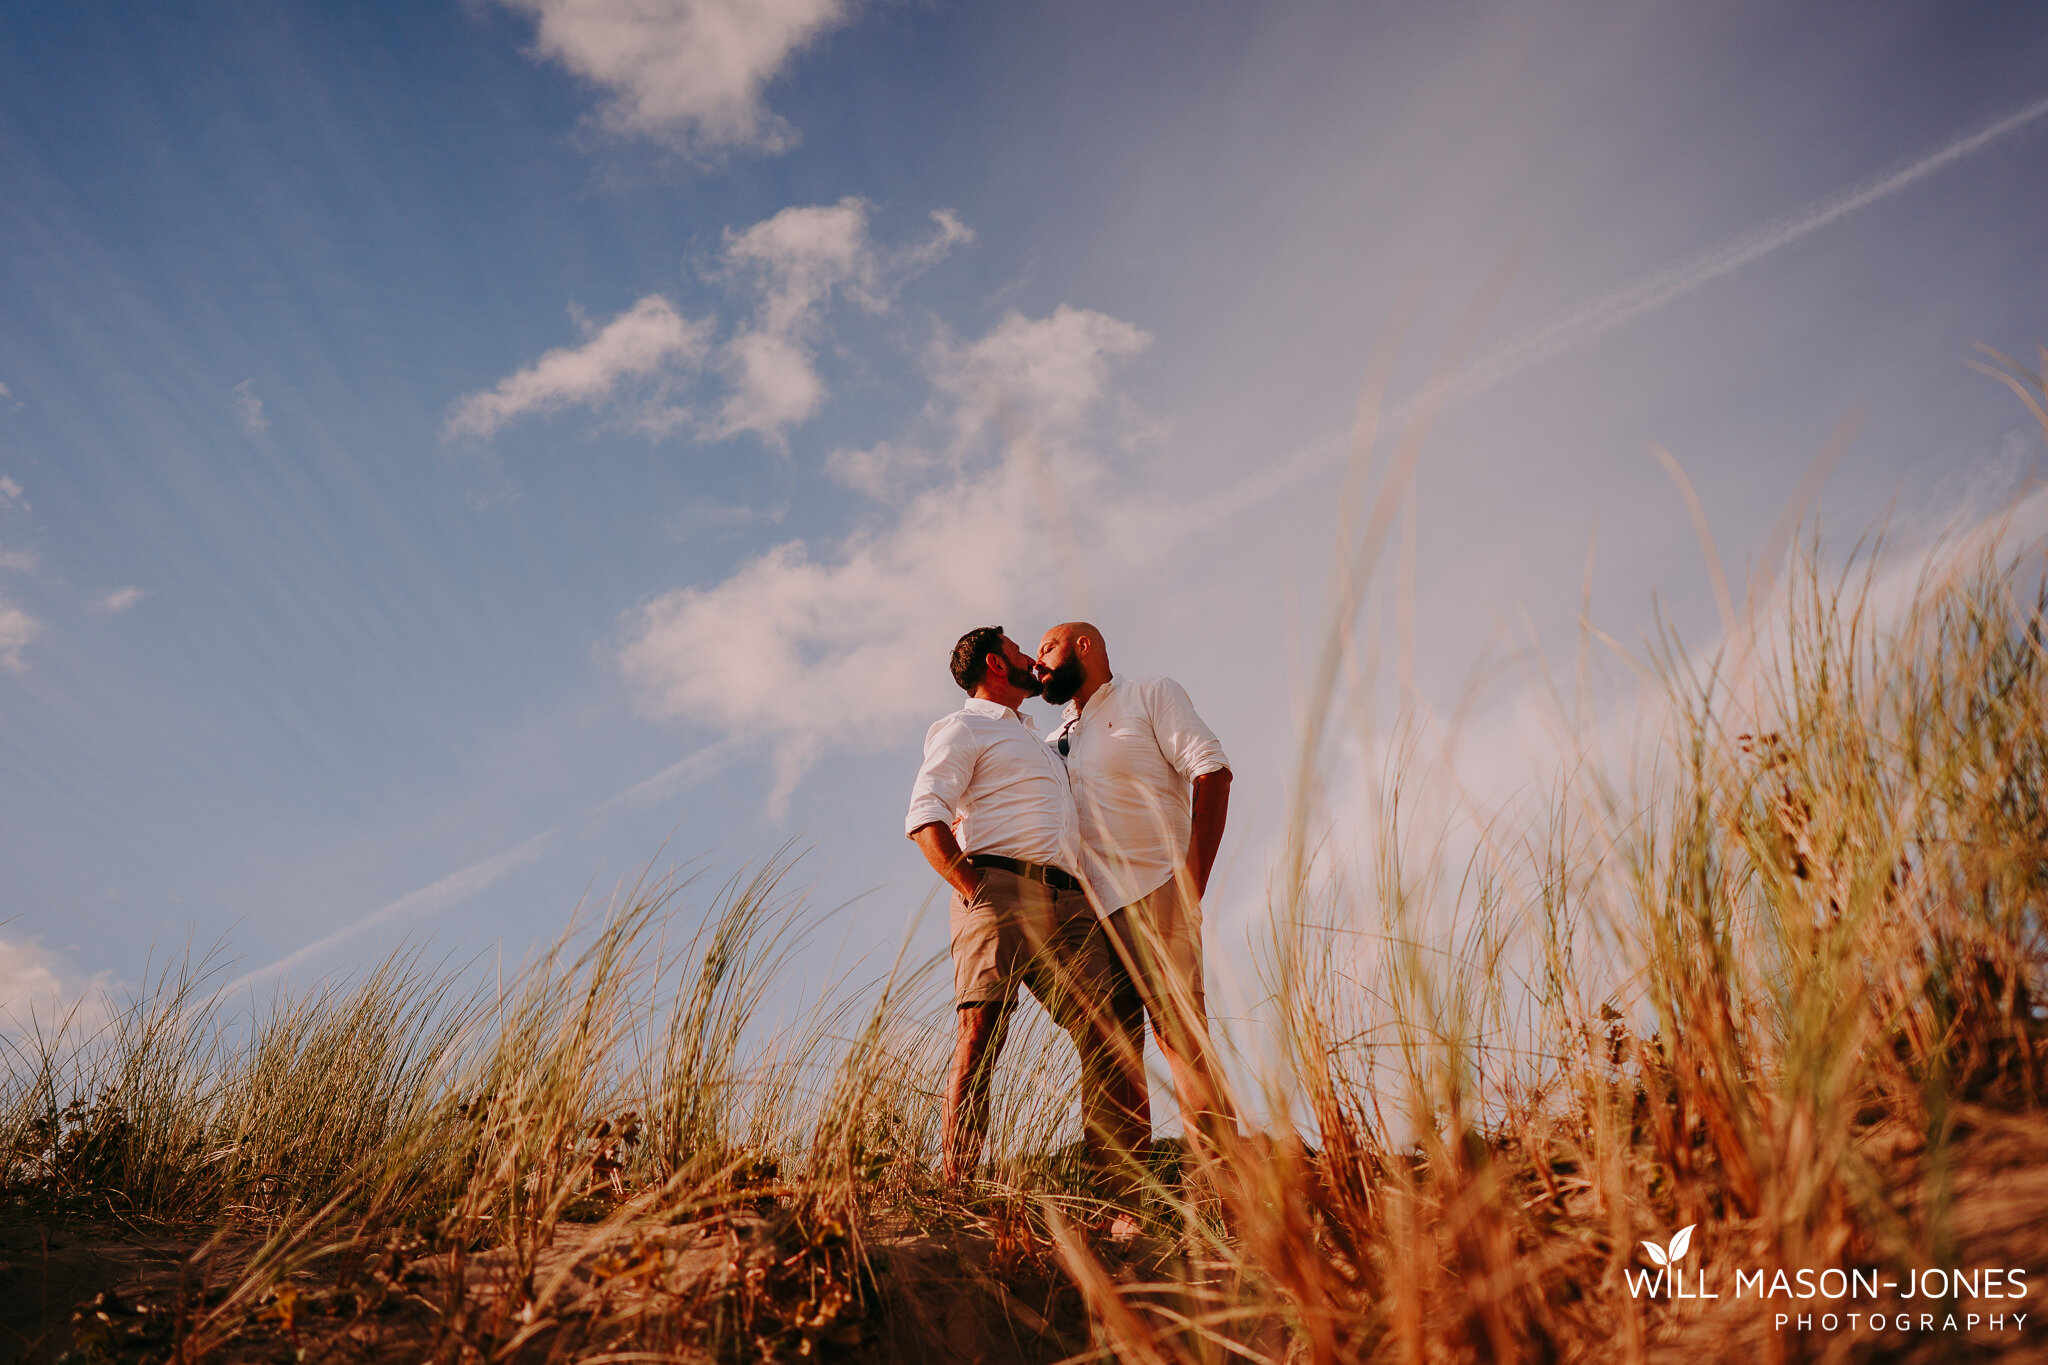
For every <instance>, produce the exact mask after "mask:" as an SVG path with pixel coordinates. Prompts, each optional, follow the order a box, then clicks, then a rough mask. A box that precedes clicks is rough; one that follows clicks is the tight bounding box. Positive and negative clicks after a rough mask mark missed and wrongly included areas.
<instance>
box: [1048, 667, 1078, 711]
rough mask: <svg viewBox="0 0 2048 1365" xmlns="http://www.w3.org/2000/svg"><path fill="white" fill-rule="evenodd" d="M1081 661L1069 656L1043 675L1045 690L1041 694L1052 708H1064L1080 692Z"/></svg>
mask: <svg viewBox="0 0 2048 1365" xmlns="http://www.w3.org/2000/svg"><path fill="white" fill-rule="evenodd" d="M1081 682H1082V677H1081V659H1080V656H1079V655H1075V654H1069V655H1068V656H1067V657H1066V658H1064V659H1062V660H1060V661H1059V664H1058V665H1057V666H1056V667H1054V668H1052V669H1051V670H1049V671H1048V672H1047V673H1046V675H1045V689H1044V692H1043V693H1042V694H1041V695H1043V696H1044V697H1045V699H1046V700H1047V701H1049V702H1051V703H1052V704H1053V705H1054V706H1065V705H1066V704H1067V703H1068V702H1070V701H1072V700H1073V699H1074V696H1075V694H1076V693H1078V692H1079V691H1080V690H1081Z"/></svg>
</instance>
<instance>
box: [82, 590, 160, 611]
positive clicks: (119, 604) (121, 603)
mask: <svg viewBox="0 0 2048 1365" xmlns="http://www.w3.org/2000/svg"><path fill="white" fill-rule="evenodd" d="M147 595H148V594H146V593H144V592H143V590H142V589H140V588H138V587H135V586H133V585H132V584H131V585H130V586H128V587H125V588H115V589H114V590H113V591H112V592H109V593H107V594H106V595H105V596H103V597H101V598H100V599H99V600H98V601H97V602H94V603H93V604H92V606H93V610H94V611H102V612H105V613H106V614H107V615H109V616H112V615H113V614H114V613H115V612H118V611H126V610H128V608H130V607H132V606H134V605H135V604H136V603H137V602H140V601H141V600H142V599H143V598H144V597H145V596H147Z"/></svg>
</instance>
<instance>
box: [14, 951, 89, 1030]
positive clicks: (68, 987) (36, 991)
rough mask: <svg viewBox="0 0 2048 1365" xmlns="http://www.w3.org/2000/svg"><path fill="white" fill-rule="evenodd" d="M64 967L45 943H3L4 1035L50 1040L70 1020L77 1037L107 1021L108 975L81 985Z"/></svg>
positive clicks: (86, 981) (81, 982) (83, 982)
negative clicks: (36, 1035) (39, 1035)
mask: <svg viewBox="0 0 2048 1365" xmlns="http://www.w3.org/2000/svg"><path fill="white" fill-rule="evenodd" d="M62 965H63V964H62V963H61V961H60V960H59V959H58V958H57V956H56V955H55V954H53V953H51V952H49V951H48V950H46V949H45V948H44V947H43V946H42V943H41V941H40V940H37V939H28V940H26V941H22V942H10V941H8V940H6V939H0V1033H27V1032H31V1031H34V1030H40V1031H41V1032H42V1033H43V1035H44V1036H45V1037H49V1036H51V1035H52V1034H53V1033H54V1031H55V1026H58V1025H62V1024H64V1023H66V1022H67V1020H68V1022H69V1024H70V1027H71V1030H72V1031H73V1033H74V1035H75V1034H76V1033H77V1032H79V1031H80V1030H86V1031H89V1030H90V1028H91V1027H92V1026H93V1025H94V1024H95V1023H97V1022H99V1021H100V1020H103V1019H104V1018H105V1017H106V1014H107V1010H106V1002H105V999H104V997H103V995H102V992H104V991H105V989H106V987H107V984H108V981H107V977H106V976H105V974H101V975H99V976H95V977H91V978H89V979H87V980H84V981H79V980H77V979H75V978H72V977H69V976H68V975H66V974H65V973H64V972H63V971H62V970H61V968H62Z"/></svg>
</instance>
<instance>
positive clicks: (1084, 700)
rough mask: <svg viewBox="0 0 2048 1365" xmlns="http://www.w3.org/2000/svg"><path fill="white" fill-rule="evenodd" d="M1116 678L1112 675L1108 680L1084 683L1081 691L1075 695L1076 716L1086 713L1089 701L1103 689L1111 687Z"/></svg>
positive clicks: (1100, 679)
mask: <svg viewBox="0 0 2048 1365" xmlns="http://www.w3.org/2000/svg"><path fill="white" fill-rule="evenodd" d="M1114 677H1115V675H1114V674H1111V675H1110V676H1109V677H1106V678H1097V679H1096V680H1095V681H1093V682H1084V683H1082V684H1081V690H1080V691H1079V692H1076V693H1075V694H1074V711H1075V714H1077V715H1078V714H1079V713H1081V712H1083V711H1086V710H1087V709H1088V699H1089V698H1090V697H1092V696H1094V695H1095V694H1096V693H1097V692H1099V691H1101V690H1102V689H1103V688H1105V687H1107V686H1109V684H1110V682H1111V680H1112V679H1113V678H1114Z"/></svg>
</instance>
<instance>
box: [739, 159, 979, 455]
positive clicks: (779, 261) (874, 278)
mask: <svg viewBox="0 0 2048 1365" xmlns="http://www.w3.org/2000/svg"><path fill="white" fill-rule="evenodd" d="M932 222H933V225H934V226H933V231H932V233H931V234H930V235H929V236H928V237H926V238H925V239H924V240H923V241H920V242H915V243H912V244H911V245H910V246H908V247H905V248H902V249H900V250H896V251H893V252H890V251H885V250H883V249H881V248H879V247H877V246H876V244H875V242H874V240H873V238H872V237H871V235H870V233H869V230H868V206H867V204H866V203H865V202H863V201H862V200H859V199H853V198H848V199H842V200H840V201H839V202H838V203H837V204H829V205H817V206H811V207H803V208H787V209H784V210H782V212H780V213H778V214H776V215H775V216H774V217H772V218H769V219H766V220H764V221H762V222H759V223H756V224H754V226H752V227H750V228H748V229H747V230H746V231H744V232H728V233H727V234H726V241H725V251H724V255H723V258H722V267H723V270H724V272H725V274H726V276H727V278H728V279H729V280H731V281H733V282H735V283H737V284H739V285H740V286H741V288H742V289H744V290H745V291H747V292H749V293H752V294H753V295H754V296H755V305H754V313H753V317H752V318H751V319H750V320H749V321H748V323H747V324H746V325H745V326H743V327H742V328H740V329H739V331H738V332H737V333H736V334H735V335H734V336H733V337H732V338H731V340H729V341H727V342H726V344H725V346H724V348H723V351H722V360H723V368H724V370H725V372H726V375H727V377H728V380H729V382H730V384H731V388H730V390H729V392H728V393H727V395H726V398H725V402H724V403H723V404H722V405H721V406H720V408H719V412H718V416H717V419H716V420H715V422H713V423H712V424H711V426H710V428H709V429H708V431H707V432H706V435H707V437H709V438H710V439H713V440H718V439H723V438H725V437H729V436H736V435H739V434H740V433H742V432H752V433H754V434H755V435H757V436H759V437H761V438H762V439H763V440H766V441H769V442H771V443H779V442H780V441H781V440H782V439H783V436H784V434H785V433H786V432H787V431H788V429H789V428H791V427H793V426H796V425H798V424H800V423H802V422H804V421H806V420H808V419H809V418H810V417H811V415H812V414H813V413H815V412H816V411H817V410H818V406H819V404H821V403H822V402H824V399H825V385H824V381H823V380H822V379H820V378H819V376H818V371H817V366H816V362H815V359H814V357H815V353H816V344H817V333H818V329H819V326H820V322H821V319H822V317H823V314H824V310H825V306H826V304H827V303H828V302H829V301H830V299H831V298H832V296H833V295H834V294H835V293H838V294H844V295H846V296H847V297H849V298H851V299H852V300H853V301H854V302H855V303H856V304H858V305H859V306H861V307H863V308H866V309H868V310H869V311H870V312H881V311H883V310H885V309H887V308H888V307H889V304H890V301H891V299H892V297H893V295H894V293H895V291H896V289H897V288H899V287H900V286H901V285H902V283H903V281H904V280H905V279H907V278H908V277H909V276H910V275H912V274H915V273H916V272H917V271H919V270H922V269H924V268H925V267H927V266H929V265H932V264H933V263H935V262H937V261H938V260H940V259H941V258H943V257H944V256H945V255H946V253H947V252H948V251H950V250H951V249H952V248H953V247H954V246H956V245H958V244H960V243H962V242H971V241H973V240H974V233H973V231H972V230H970V229H969V228H967V227H966V226H964V225H963V224H962V223H961V222H960V220H959V219H958V218H955V217H954V216H953V215H952V214H950V213H947V212H945V211H944V210H940V211H938V212H935V213H933V214H932Z"/></svg>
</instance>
